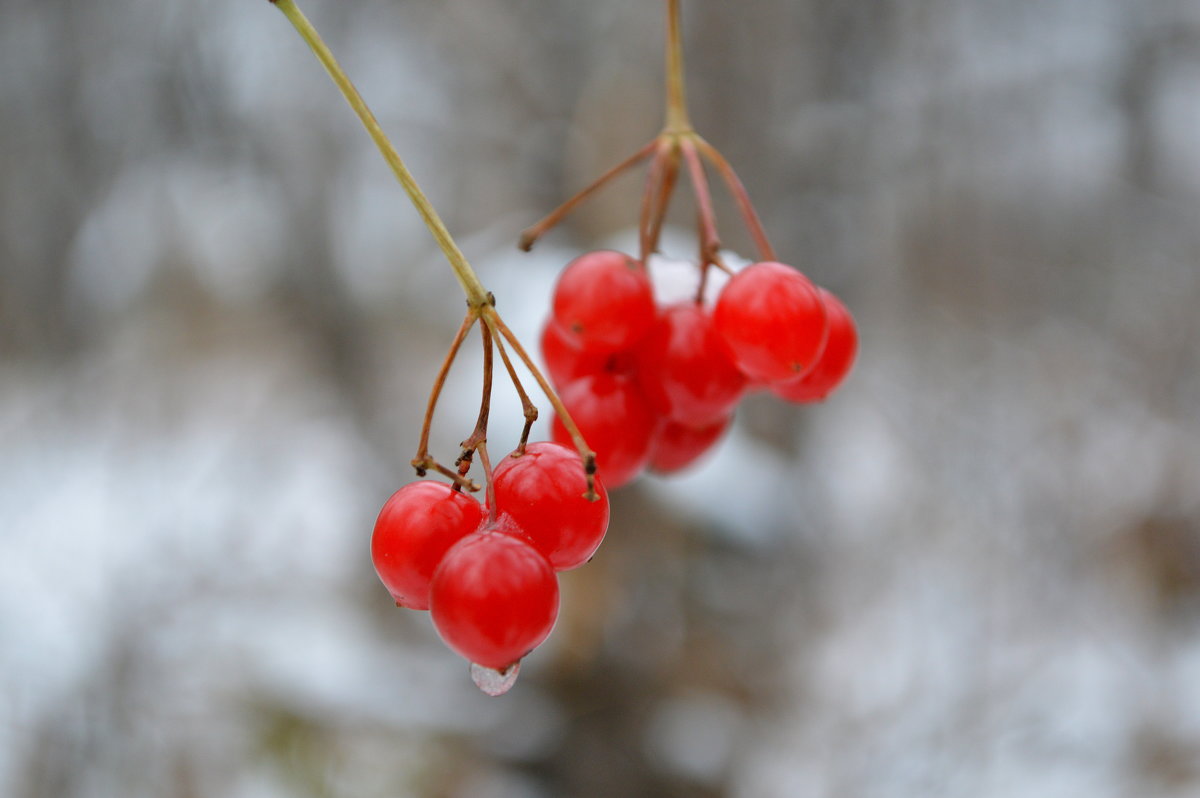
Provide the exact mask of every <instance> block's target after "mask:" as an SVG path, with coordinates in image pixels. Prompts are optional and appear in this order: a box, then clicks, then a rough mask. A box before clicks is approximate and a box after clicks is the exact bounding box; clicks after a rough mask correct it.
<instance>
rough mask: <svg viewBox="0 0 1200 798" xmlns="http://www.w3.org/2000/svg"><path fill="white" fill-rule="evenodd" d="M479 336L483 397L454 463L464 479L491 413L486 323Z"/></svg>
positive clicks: (489, 347)
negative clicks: (481, 346)
mask: <svg viewBox="0 0 1200 798" xmlns="http://www.w3.org/2000/svg"><path fill="white" fill-rule="evenodd" d="M479 335H480V337H482V338H483V396H482V398H481V399H480V400H479V417H478V418H477V419H476V420H475V429H474V430H472V431H471V434H470V436H469V437H468V438H467V439H466V440H465V441H463V442H462V454H460V455H459V456H458V460H456V461H455V462H454V464H455V465H456V466H458V473H459V474H460V475H462V476H464V477H465V476H466V475H467V472H468V471H469V470H471V460H472V458H473V457H474V455H475V450H476V449H477V448H479V446H480V444H482V443H484V442H485V441H487V428H488V417H489V416H490V415H491V412H492V328H491V327H490V326H489V325H488V324H487V323H484V324H480V325H479ZM489 481H490V479H489Z"/></svg>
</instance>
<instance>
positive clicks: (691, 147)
mask: <svg viewBox="0 0 1200 798" xmlns="http://www.w3.org/2000/svg"><path fill="white" fill-rule="evenodd" d="M679 148H680V149H681V150H682V151H683V160H684V163H686V164H687V168H688V176H689V177H690V178H691V180H692V188H693V189H694V190H695V193H696V212H697V213H698V214H699V217H700V224H699V227H700V268H701V270H704V269H707V268H708V266H709V265H710V264H712V265H715V266H717V267H719V268H721V269H725V268H726V267H725V264H723V263H722V262H721V240H720V238H719V237H718V236H717V217H716V214H715V213H714V212H713V206H712V195H711V194H710V193H709V190H708V178H707V177H706V176H705V174H704V164H702V163H700V156H699V155H697V154H696V147H695V144H694V143H693V141H692V139H691V138H690V137H689V138H686V139H684V140H683V141H681V142H680V144H679ZM726 271H727V269H726Z"/></svg>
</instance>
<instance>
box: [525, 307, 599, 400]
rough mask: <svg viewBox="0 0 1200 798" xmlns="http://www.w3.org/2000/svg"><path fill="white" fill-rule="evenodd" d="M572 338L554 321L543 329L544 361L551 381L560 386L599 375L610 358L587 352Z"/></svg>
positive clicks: (548, 322)
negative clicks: (592, 375)
mask: <svg viewBox="0 0 1200 798" xmlns="http://www.w3.org/2000/svg"><path fill="white" fill-rule="evenodd" d="M571 338H572V336H571V334H570V333H568V332H567V331H566V330H564V329H563V328H562V327H561V326H559V324H558V323H557V322H555V321H554V319H549V320H548V321H547V322H546V326H545V327H543V328H542V341H541V343H542V360H543V361H544V362H545V363H546V372H547V373H548V374H549V375H550V381H551V382H553V383H554V384H555V385H558V386H562V385H566V384H567V383H569V382H571V381H572V380H577V379H579V378H580V377H585V376H587V375H588V374H599V373H600V372H601V371H604V368H605V364H606V363H607V362H608V360H609V357H610V356H609V355H598V354H596V353H594V352H585V351H583V350H582V349H580V348H579V346H578V345H576V344H575V343H574V342H573V341H572V340H571Z"/></svg>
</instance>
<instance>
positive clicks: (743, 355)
mask: <svg viewBox="0 0 1200 798" xmlns="http://www.w3.org/2000/svg"><path fill="white" fill-rule="evenodd" d="M713 322H714V324H715V325H716V328H717V332H718V333H720V335H721V338H722V339H723V340H724V341H725V343H726V344H727V345H728V346H729V349H730V352H731V353H732V355H733V359H734V362H735V363H736V364H737V366H738V368H740V369H741V370H742V373H744V374H745V375H746V376H747V377H749V378H750V379H751V380H752V381H761V382H767V383H775V382H783V381H786V380H791V379H796V378H798V377H801V376H803V375H804V374H806V373H807V372H808V371H809V370H810V369H812V367H813V366H814V364H815V363H816V360H817V356H818V355H819V354H820V352H821V349H822V347H823V346H824V345H825V336H826V314H825V306H824V304H823V303H822V302H821V296H820V294H818V293H817V287H816V286H815V285H813V284H812V282H810V281H809V279H808V278H807V277H805V276H804V275H802V274H801V273H800V272H798V271H796V270H795V269H793V268H791V267H790V266H784V265H783V264H782V263H774V262H769V261H768V262H763V263H755V264H753V265H751V266H748V267H746V268H745V269H743V270H742V271H740V272H738V273H737V274H735V275H734V276H733V278H732V279H731V280H730V281H729V283H728V284H726V286H725V288H724V289H723V290H722V291H721V295H720V296H719V297H718V298H717V304H716V307H715V308H714V310H713Z"/></svg>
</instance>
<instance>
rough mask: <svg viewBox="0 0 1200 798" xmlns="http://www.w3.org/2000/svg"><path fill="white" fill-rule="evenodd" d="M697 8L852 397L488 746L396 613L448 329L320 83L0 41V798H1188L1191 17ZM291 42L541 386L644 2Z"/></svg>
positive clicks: (746, 434) (174, 42) (95, 16)
mask: <svg viewBox="0 0 1200 798" xmlns="http://www.w3.org/2000/svg"><path fill="white" fill-rule="evenodd" d="M683 5H684V16H685V26H684V33H685V37H686V43H687V53H688V58H689V61H688V81H689V90H690V95H691V100H692V103H693V109H692V115H693V119H694V121H695V123H696V125H697V127H698V128H699V129H700V130H701V131H702V132H703V133H704V135H705V136H706V137H707V138H708V139H709V140H710V141H712V142H713V143H714V144H716V145H717V146H718V147H720V148H721V149H722V150H723V151H724V152H725V154H726V155H727V156H728V157H729V158H730V159H731V160H732V161H733V163H734V164H735V165H736V166H737V167H738V169H739V171H740V173H741V175H742V177H743V179H744V181H745V182H746V184H747V186H748V187H749V189H750V192H751V195H752V196H753V197H754V199H755V201H756V203H757V204H758V207H759V210H760V212H761V214H762V216H763V219H764V222H765V224H766V226H767V229H768V231H769V232H770V234H771V235H772V238H773V241H774V244H775V246H776V249H777V250H778V251H779V253H780V255H781V257H783V258H784V259H787V260H789V261H791V262H793V263H794V264H795V265H797V266H799V267H801V268H803V269H804V270H806V271H807V272H808V273H809V274H810V275H811V276H813V278H814V279H815V280H817V281H818V282H820V283H822V284H825V285H828V286H830V287H831V288H832V289H834V290H835V291H837V292H838V293H839V294H840V295H841V296H843V297H844V298H845V299H846V301H847V304H848V305H849V306H850V307H851V308H852V309H853V311H854V314H855V316H856V318H857V319H858V320H859V322H860V325H861V331H862V341H863V349H862V355H861V360H860V363H859V366H858V369H857V371H856V373H855V375H854V376H853V377H852V379H851V380H850V381H849V383H848V384H847V385H846V386H845V387H844V388H843V389H842V391H841V392H840V393H839V394H837V395H836V396H835V397H834V398H833V399H832V400H831V401H830V402H829V403H828V404H827V405H823V406H818V407H805V408H796V407H785V406H782V405H780V404H777V403H775V402H773V401H770V400H767V399H765V398H763V399H755V400H753V401H751V402H749V403H748V404H747V405H746V406H745V408H744V411H743V412H742V415H741V417H740V419H739V421H738V424H737V428H736V429H735V431H734V434H733V436H732V437H731V439H730V440H728V441H726V443H725V444H724V445H723V447H722V448H721V450H720V453H719V454H718V455H717V456H716V457H714V458H713V459H712V460H710V461H709V462H708V463H707V464H706V465H705V466H704V467H702V468H701V469H700V470H699V471H697V472H696V473H695V474H693V475H691V476H689V477H686V478H683V479H680V480H675V481H670V482H667V481H662V480H655V479H652V478H648V479H645V480H643V481H642V482H641V483H639V484H638V485H636V486H634V487H632V488H630V489H628V490H625V491H623V492H621V493H620V494H618V495H617V496H615V497H614V520H613V524H612V529H611V532H610V536H609V539H608V541H607V542H606V544H605V546H604V547H603V548H602V550H601V552H600V554H598V555H597V557H596V558H595V560H594V561H593V562H592V563H591V564H590V565H588V566H587V567H585V568H582V569H580V570H578V571H576V572H572V573H571V574H568V575H566V576H565V577H564V579H563V583H564V591H565V592H564V602H565V603H564V611H563V617H562V619H561V621H560V624H559V628H558V629H557V630H556V632H555V634H554V635H553V636H552V638H551V641H550V642H549V643H547V645H546V646H544V647H543V648H542V649H540V650H539V651H538V652H536V653H535V654H534V655H533V656H532V657H530V658H529V660H528V661H527V662H526V664H525V666H524V668H523V670H524V673H523V675H522V677H521V681H520V682H519V683H518V686H517V687H516V688H515V689H514V691H513V692H512V693H510V694H509V695H508V696H506V697H504V698H503V699H488V698H486V697H484V696H482V695H481V694H479V693H478V692H477V691H476V690H475V688H474V687H473V686H472V685H471V684H470V681H469V679H468V678H467V674H466V666H465V664H464V663H462V662H460V661H459V660H457V659H456V658H455V657H454V655H452V654H451V653H449V652H448V651H446V650H445V649H444V648H443V647H442V646H441V645H440V644H439V642H438V641H437V640H436V636H435V634H434V633H433V631H432V629H431V627H430V625H429V623H428V619H427V617H425V616H423V615H420V614H417V613H410V612H401V611H397V610H395V609H394V608H392V607H391V606H390V605H389V602H388V599H387V594H386V592H385V591H384V590H383V588H382V587H381V586H379V585H378V584H376V581H375V577H374V574H373V573H372V572H371V569H370V564H369V560H368V557H367V541H368V537H369V530H370V526H371V523H372V520H373V517H374V513H375V511H376V509H377V508H378V507H379V505H380V504H382V502H383V500H384V499H385V498H386V496H387V495H388V493H389V492H390V491H391V490H393V489H394V488H395V487H397V486H399V485H400V484H402V483H403V482H404V481H407V480H408V479H410V471H409V469H408V468H407V465H406V464H407V461H408V459H409V457H411V455H412V453H413V451H414V449H415V445H416V438H417V433H418V426H419V421H420V414H421V412H422V408H423V404H424V402H425V399H426V396H425V393H426V391H427V389H428V385H429V384H430V382H431V380H432V378H433V374H434V372H435V370H436V368H437V363H438V362H439V360H440V357H441V353H442V349H443V347H444V346H445V345H446V344H447V343H448V342H449V339H450V337H451V335H452V334H453V330H454V328H455V325H456V324H457V322H458V320H459V317H460V313H461V310H462V300H461V297H460V296H459V295H458V294H457V289H456V287H455V285H454V283H453V281H452V279H451V277H450V274H449V272H448V270H447V269H446V268H445V266H444V264H443V263H441V262H440V260H439V258H438V256H437V254H436V250H435V248H434V246H433V244H432V242H431V240H430V239H429V237H428V235H427V234H426V233H425V232H424V230H423V229H422V228H421V226H420V224H419V221H418V220H417V217H416V215H415V214H414V213H413V212H412V210H411V208H410V207H409V206H408V204H407V200H406V199H405V198H404V196H403V194H402V193H401V191H400V189H399V188H398V187H397V186H396V185H394V182H393V180H392V178H391V177H390V175H389V174H388V172H387V171H386V169H385V168H384V166H383V165H382V162H381V161H380V160H379V158H378V155H377V153H376V152H374V150H373V149H372V147H371V145H370V142H369V141H368V139H367V138H366V136H365V135H363V133H362V131H361V130H359V129H358V128H357V126H356V123H355V121H354V119H353V117H352V115H351V114H350V112H349V111H348V110H347V109H346V108H345V107H344V105H343V103H342V101H341V100H340V99H339V98H338V96H337V95H336V94H335V93H334V91H333V89H332V87H331V86H330V85H329V83H328V80H327V78H326V76H325V75H324V74H323V73H322V72H321V71H320V68H319V66H318V65H317V64H316V62H315V61H314V60H313V59H312V58H311V57H310V55H309V54H308V53H307V52H306V51H305V49H304V47H303V45H302V43H301V42H300V41H299V39H298V38H297V37H296V36H295V35H294V33H293V32H292V31H291V29H290V28H289V27H288V26H287V24H286V23H285V21H284V20H283V19H282V17H281V16H280V15H279V14H278V13H277V12H276V11H275V10H274V9H272V8H271V7H270V5H269V4H268V3H267V2H265V1H264V2H246V1H245V0H208V1H207V2H203V3H157V4H147V3H138V2H131V1H130V0H111V1H110V2H103V3H70V2H64V3H38V2H32V1H31V0H0V119H2V120H3V121H2V123H0V358H2V360H0V793H2V794H3V795H6V796H13V798H33V797H35V796H36V797H37V798H43V797H44V796H45V797H48V796H55V798H85V797H90V796H115V795H121V796H130V797H131V798H139V797H140V796H156V798H158V797H161V796H179V798H185V797H190V796H210V795H211V796H223V797H225V796H228V797H229V798H238V797H240V796H245V797H246V798H259V796H285V795H286V796H297V795H298V796H303V795H314V796H342V795H345V796H356V798H367V797H369V796H410V795H411V796H447V797H448V798H449V797H457V796H463V797H464V798H465V797H467V796H469V797H470V798H517V797H518V796H521V797H525V796H530V797H540V796H546V797H549V796H580V797H582V796H623V797H624V796H654V797H655V798H662V797H663V796H668V797H669V796H717V795H722V796H724V795H729V796H739V797H743V798H763V797H769V798H776V797H778V798H784V797H786V798H806V797H807V796H813V797H814V798H818V797H820V796H836V795H852V796H856V797H857V798H874V797H876V796H878V797H880V798H904V797H905V796H923V797H924V796H931V795H933V796H937V795H971V796H977V797H978V798H989V797H991V796H995V797H996V798H1000V797H1004V798H1008V797H1009V796H1022V798H1058V797H1059V796H1061V797H1062V798H1077V796H1084V795H1086V796H1089V797H1090V798H1109V797H1111V798H1119V797H1123V796H1129V795H1136V796H1139V797H1145V798H1151V797H1158V796H1161V797H1162V798H1169V797H1178V798H1182V797H1183V796H1190V795H1195V794H1197V792H1200V766H1198V765H1197V763H1198V762H1200V720H1198V719H1200V354H1198V353H1200V315H1198V314H1197V312H1196V307H1197V306H1198V304H1200V225H1198V224H1197V219H1198V218H1200V14H1198V13H1197V11H1196V7H1195V4H1191V3H1185V2H1178V1H1177V0H1140V1H1139V2H1136V3H1130V2H1122V0H1038V1H1036V2H1035V1H1033V0H999V1H997V2H970V0H917V2H904V3H900V2H877V0H852V1H851V0H755V1H754V2H737V3H700V2H690V1H689V2H685V3H684V4H683ZM304 7H305V9H306V10H307V11H308V12H309V13H310V15H311V16H312V17H313V18H314V20H315V21H316V22H317V24H318V25H319V26H320V27H321V28H322V30H323V31H324V32H325V34H326V35H327V37H328V39H329V40H330V43H331V45H332V46H333V48H334V50H335V51H336V52H337V53H338V54H339V55H340V57H341V59H342V61H343V63H344V65H345V66H346V68H347V69H348V71H349V72H350V73H351V75H352V76H353V77H354V78H355V79H356V81H358V83H359V85H360V88H361V89H362V91H363V92H364V94H365V95H366V97H367V99H368V100H369V101H370V102H371V103H372V105H373V106H374V108H375V110H376V112H377V114H378V115H379V117H380V119H381V121H382V123H383V125H384V127H385V128H386V129H387V130H388V131H389V132H390V133H391V134H392V135H393V137H394V139H395V141H396V144H397V146H398V148H399V149H400V151H401V153H402V154H404V156H405V157H406V158H407V159H408V160H409V162H410V165H411V167H412V168H413V170H414V172H416V174H417V176H418V178H419V179H420V180H421V181H422V183H423V184H424V185H425V187H426V188H427V190H428V192H429V194H430V195H431V197H432V199H433V200H434V202H435V204H436V205H437V206H438V208H439V209H441V211H442V213H443V214H444V216H445V217H446V220H447V223H448V224H449V226H450V228H451V229H452V230H453V231H455V233H456V234H458V235H460V236H461V237H462V244H463V247H464V249H465V250H466V251H467V254H468V256H469V257H470V258H471V259H472V261H473V262H475V264H476V266H477V268H478V270H479V271H480V274H481V276H482V277H483V279H484V281H485V283H487V284H488V286H489V287H490V288H492V289H493V290H494V291H495V293H496V295H497V296H498V298H499V307H500V309H501V311H502V312H504V313H505V314H506V316H507V317H508V318H509V320H510V321H511V322H512V324H513V325H514V327H515V328H517V329H518V331H519V333H520V334H521V335H522V336H523V339H524V340H526V341H527V342H528V343H530V344H532V343H533V342H534V341H535V340H536V331H537V327H538V324H539V320H540V315H541V314H542V313H543V312H544V307H545V300H546V296H547V295H548V292H549V286H550V282H551V281H552V280H553V276H554V274H555V273H556V270H557V269H558V268H560V266H561V265H562V264H564V263H565V262H566V261H567V260H568V259H569V258H570V257H571V255H572V254H573V253H575V252H577V251H579V250H580V249H582V248H590V247H594V246H598V245H601V244H612V243H614V242H615V243H616V244H618V245H628V244H629V243H630V241H631V234H630V232H629V228H630V226H631V225H632V224H633V223H634V221H635V214H636V206H637V200H638V188H637V186H636V184H635V182H634V181H625V182H622V183H619V184H617V185H616V186H614V187H613V188H612V189H611V190H610V193H608V194H606V195H605V196H604V197H602V198H600V199H599V200H598V201H597V202H596V203H595V204H593V205H591V206H588V207H587V208H586V209H585V211H583V212H582V215H581V216H579V217H578V218H577V219H575V220H573V221H572V222H571V223H570V224H569V225H567V226H566V227H565V228H564V229H563V230H561V231H558V232H556V233H554V234H553V235H552V236H551V237H550V238H548V239H547V240H546V241H545V242H543V243H542V244H541V245H539V247H538V249H537V250H536V251H535V252H534V253H533V254H532V255H522V254H520V253H517V252H516V251H515V249H514V247H513V244H514V242H515V240H516V237H517V234H518V232H519V231H520V229H521V228H523V227H524V226H525V225H527V224H529V223H530V222H532V221H533V220H535V219H536V218H538V217H539V216H540V215H541V214H543V213H544V212H545V211H547V210H548V209H549V208H550V207H552V206H553V205H554V204H556V203H557V202H558V201H559V200H560V199H562V198H563V197H565V196H566V195H567V194H569V193H570V192H571V191H573V190H574V189H575V188H577V187H579V186H580V185H582V184H583V183H584V182H585V181H586V180H588V179H590V177H592V176H594V175H595V174H597V173H598V172H599V171H600V170H601V169H603V168H605V167H607V166H608V165H610V164H611V163H614V162H616V161H617V160H618V159H619V158H621V157H623V156H624V155H625V154H626V153H627V152H629V151H632V149H633V148H635V147H636V146H638V145H639V144H641V143H643V142H644V141H646V140H648V139H649V138H650V137H651V136H652V135H653V134H654V133H655V132H656V130H657V128H658V126H659V124H660V113H661V112H660V92H661V49H660V35H661V30H662V20H661V18H660V17H661V9H660V8H659V4H658V3H654V2H645V0H609V1H608V2H599V3H598V2H584V0H565V1H564V2H548V1H547V0H453V1H452V2H439V3H425V2H399V0H363V2H352V3H351V2H328V1H327V0H324V1H322V0H307V2H305V3H304ZM674 213H675V216H674V221H675V222H676V226H675V227H674V228H673V229H672V230H670V231H669V236H668V238H667V239H666V250H667V253H668V254H670V255H673V256H676V257H688V256H689V255H691V254H692V253H693V252H694V242H693V240H692V238H690V237H689V236H690V230H689V225H690V224H691V223H692V218H693V217H692V212H691V209H690V207H689V205H688V198H687V196H686V195H684V196H682V197H680V199H679V200H678V201H677V202H676V207H675V208H674ZM718 213H719V214H720V218H721V219H722V220H723V223H722V233H723V234H724V238H725V243H726V245H728V246H730V247H731V248H733V249H734V250H740V251H741V252H742V253H743V254H747V255H748V254H749V252H748V241H747V239H746V237H745V236H744V235H743V234H742V233H741V231H740V230H739V228H738V225H737V221H736V215H735V213H734V207H733V205H732V204H731V203H730V202H728V201H727V200H726V199H725V198H721V199H720V201H719V203H718ZM476 364H477V358H476V359H475V360H472V356H467V357H466V358H465V359H464V361H463V362H462V363H461V364H460V365H459V366H458V367H457V368H456V369H455V371H454V373H453V375H452V382H451V385H450V387H449V389H448V395H447V398H446V400H445V403H444V407H443V410H442V412H441V413H440V415H439V417H438V423H437V427H436V430H435V443H436V446H437V447H438V453H439V457H443V458H445V457H446V456H449V458H450V459H452V457H453V454H454V451H455V449H454V447H455V444H456V442H457V441H458V440H460V439H461V438H463V437H465V435H466V434H467V432H469V430H470V425H471V423H472V419H473V415H474V410H475V408H474V404H475V402H476V401H477V385H478V379H477V376H476V374H477V371H476V368H475V366H476ZM502 393H503V392H502ZM493 418H494V419H495V420H494V428H493V432H492V440H491V445H492V448H493V451H504V450H506V449H507V448H508V447H509V446H511V445H512V443H513V442H515V437H516V431H517V430H518V429H519V426H520V412H519V406H518V404H517V403H516V401H515V399H513V398H512V397H511V396H507V395H506V398H505V399H504V400H503V401H500V402H499V405H498V407H497V408H496V409H495V410H494V411H493Z"/></svg>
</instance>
